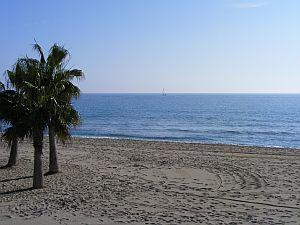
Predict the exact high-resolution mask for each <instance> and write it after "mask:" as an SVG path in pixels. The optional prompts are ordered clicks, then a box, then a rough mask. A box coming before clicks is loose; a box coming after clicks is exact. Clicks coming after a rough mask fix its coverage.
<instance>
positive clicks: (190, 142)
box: [46, 135, 300, 150]
mask: <svg viewBox="0 0 300 225" xmlns="http://www.w3.org/2000/svg"><path fill="white" fill-rule="evenodd" d="M46 136H47V135H46ZM72 138H83V139H84V138H86V139H100V140H101V139H104V140H106V139H109V140H110V139H111V140H124V141H142V142H162V143H179V144H199V145H216V146H233V147H248V148H262V149H264V148H270V149H295V150H300V146H299V147H285V146H262V145H247V144H245V145H243V144H234V143H221V142H220V143H218V142H215V143H209V142H200V141H181V140H180V141H176V140H171V139H155V138H134V137H129V138H124V137H108V136H93V135H72Z"/></svg>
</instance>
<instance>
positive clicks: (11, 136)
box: [0, 71, 30, 168]
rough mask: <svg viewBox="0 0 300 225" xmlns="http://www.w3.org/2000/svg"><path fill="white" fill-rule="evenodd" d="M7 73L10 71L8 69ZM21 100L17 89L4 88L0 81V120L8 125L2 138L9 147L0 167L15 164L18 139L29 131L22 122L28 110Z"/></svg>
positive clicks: (22, 137)
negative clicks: (8, 151)
mask: <svg viewBox="0 0 300 225" xmlns="http://www.w3.org/2000/svg"><path fill="white" fill-rule="evenodd" d="M8 73H11V72H10V71H8ZM8 86H9V83H8V84H7V87H8ZM22 101H23V96H22V95H21V94H20V93H19V92H18V91H17V90H14V89H7V90H6V89H5V85H4V84H3V83H1V82H0V106H1V107H0V120H1V121H2V123H3V122H4V123H5V124H7V125H10V127H8V128H6V129H5V130H4V133H3V134H2V138H3V139H4V140H5V141H6V142H7V143H8V146H9V147H10V155H9V160H8V163H7V164H6V165H5V166H3V167H1V168H8V167H12V166H15V165H16V164H17V158H18V140H20V139H24V137H25V136H27V135H28V134H29V133H30V131H29V128H28V126H26V124H25V123H24V121H26V116H27V114H28V110H27V108H26V107H25V105H24V104H23V102H22Z"/></svg>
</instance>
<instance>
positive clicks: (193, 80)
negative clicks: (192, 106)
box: [0, 0, 300, 93]
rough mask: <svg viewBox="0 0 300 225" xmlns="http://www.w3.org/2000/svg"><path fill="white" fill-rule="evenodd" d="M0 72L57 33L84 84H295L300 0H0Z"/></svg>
mask: <svg viewBox="0 0 300 225" xmlns="http://www.w3.org/2000/svg"><path fill="white" fill-rule="evenodd" d="M0 28H1V35H0V49H1V52H0V62H1V63H0V71H1V73H2V72H4V71H5V70H6V69H8V68H10V67H11V66H12V64H13V63H14V62H15V61H16V59H17V58H18V57H21V56H24V55H26V54H27V55H28V56H35V54H34V53H33V52H32V44H33V43H34V38H35V39H36V40H37V41H38V42H39V43H40V44H41V45H42V46H43V47H44V48H45V50H48V49H49V47H50V46H51V44H53V43H55V42H57V43H60V44H62V45H64V46H65V47H66V48H67V49H68V50H69V51H70V53H71V56H72V58H71V61H70V63H69V65H70V66H72V67H75V68H80V69H83V70H84V72H85V74H86V79H85V80H84V81H83V82H81V83H80V84H79V86H80V87H81V89H82V91H83V92H160V91H161V90H162V88H165V90H166V91H167V92H251V93H253V92H260V93H261V92H272V93H274V92H275V93H300V1H299V0H89V1H82V0H64V1H61V0H51V1H38V0H36V1H33V0H27V1H22V0H3V1H1V15H0Z"/></svg>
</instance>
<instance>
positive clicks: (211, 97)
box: [71, 94, 300, 148]
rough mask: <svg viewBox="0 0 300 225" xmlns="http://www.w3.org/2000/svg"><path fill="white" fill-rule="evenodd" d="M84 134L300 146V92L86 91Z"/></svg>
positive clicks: (79, 131)
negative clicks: (144, 92) (163, 92)
mask: <svg viewBox="0 0 300 225" xmlns="http://www.w3.org/2000/svg"><path fill="white" fill-rule="evenodd" d="M73 104H74V106H75V108H76V109H77V110H78V111H79V113H80V115H81V119H82V123H81V125H80V126H79V127H77V128H75V129H72V131H71V133H72V134H73V135H75V136H82V137H101V138H120V139H133V140H157V141H176V142H189V143H190V142H192V143H217V144H234V145H246V146H264V147H288V148H300V94H299V95H298V94H167V95H162V94H82V95H81V97H80V99H79V100H77V101H74V103H73Z"/></svg>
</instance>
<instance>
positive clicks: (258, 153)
mask: <svg viewBox="0 0 300 225" xmlns="http://www.w3.org/2000/svg"><path fill="white" fill-rule="evenodd" d="M58 151H59V159H60V166H61V173H59V174H56V175H52V176H47V177H45V188H44V189H41V190H31V189H30V187H31V186H32V169H33V148H32V145H31V144H30V142H24V143H22V144H21V145H20V159H19V164H18V165H17V166H16V167H14V168H12V169H2V170H0V224H1V225H2V224H7V225H10V224H11V225H12V224H14V225H18V224H36V225H37V224H48V225H55V224H78V225H79V224H80V225H87V224H89V225H92V224H93V225H95V224H153V225H154V224H231V225H233V224H299V221H300V150H297V149H275V148H256V147H240V146H230V145H204V144H186V143H171V142H150V141H149V142H148V141H130V140H111V139H92V138H74V139H73V140H72V142H71V143H69V144H68V145H66V146H64V145H62V144H59V145H58ZM8 154H9V152H8V150H7V148H6V147H5V146H4V145H3V143H2V144H1V147H0V166H3V165H5V163H6V162H7V158H8ZM47 155H48V144H47V143H46V144H45V150H44V171H45V172H46V171H47V166H48V158H47Z"/></svg>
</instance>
